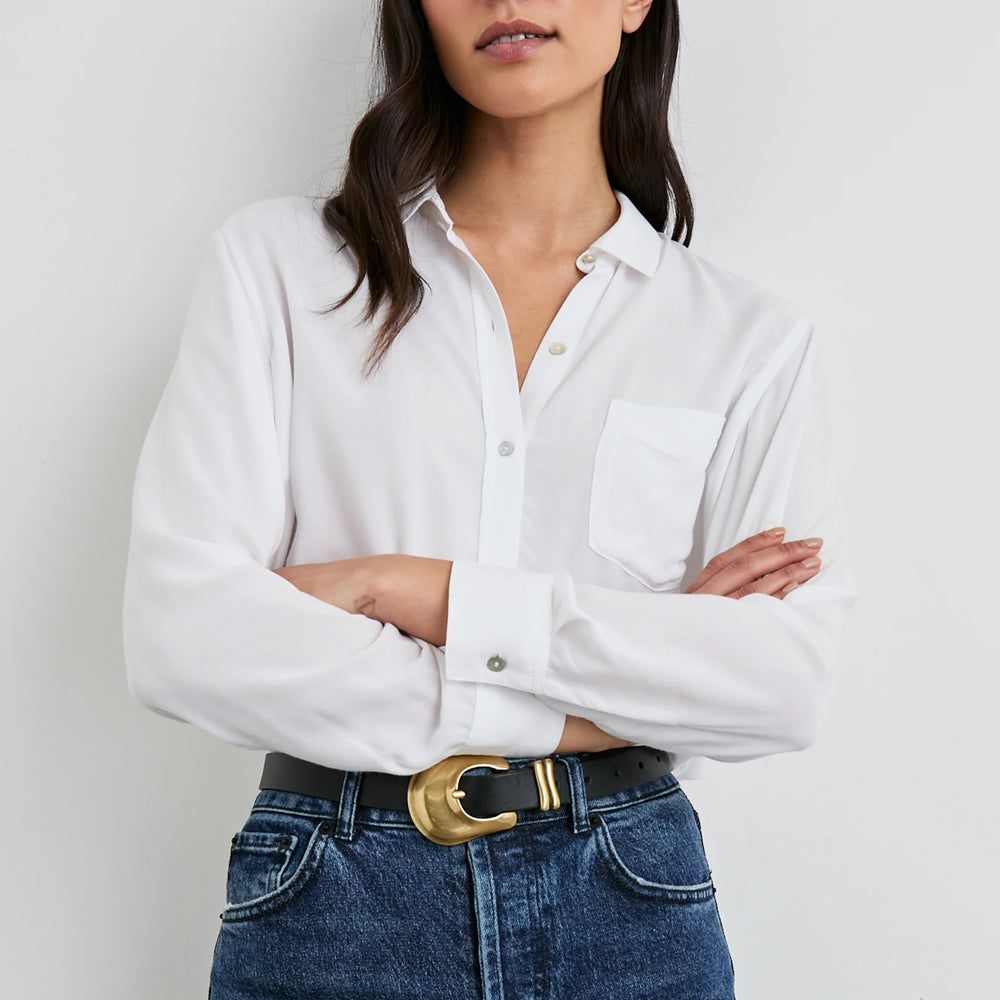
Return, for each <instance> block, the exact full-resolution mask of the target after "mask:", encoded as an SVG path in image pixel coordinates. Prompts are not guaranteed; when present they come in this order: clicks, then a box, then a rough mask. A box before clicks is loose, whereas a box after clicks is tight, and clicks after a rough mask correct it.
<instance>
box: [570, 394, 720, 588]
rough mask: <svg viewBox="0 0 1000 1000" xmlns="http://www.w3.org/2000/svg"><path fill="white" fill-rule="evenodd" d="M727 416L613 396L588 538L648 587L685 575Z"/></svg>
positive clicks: (596, 459) (593, 488)
mask: <svg viewBox="0 0 1000 1000" xmlns="http://www.w3.org/2000/svg"><path fill="white" fill-rule="evenodd" d="M724 423H725V417H723V416H722V415H721V414H718V413H712V412H710V411H708V410H695V409H689V408H687V407H680V406H647V405H644V404H641V403H633V402H630V401H629V400H625V399H612V400H611V403H610V405H609V407H608V414H607V418H606V420H605V424H604V429H603V430H602V432H601V436H600V438H599V439H598V442H597V450H596V452H595V455H594V473H593V479H592V482H591V491H590V513H589V521H588V534H587V544H588V545H589V547H590V548H591V549H592V550H593V551H594V552H596V553H597V554H598V555H600V556H603V557H604V558H605V559H609V560H610V561H611V562H613V563H615V564H616V565H617V566H619V567H620V568H621V569H623V570H624V571H625V572H626V573H628V574H629V575H630V576H633V577H635V579H637V580H638V581H639V582H640V583H642V584H643V585H645V586H646V587H648V588H649V589H650V590H669V589H671V588H673V587H675V586H676V584H677V583H678V582H679V581H680V579H681V577H682V576H683V575H684V568H685V560H686V559H687V557H688V555H689V554H690V552H691V546H692V543H693V531H694V522H695V518H696V516H697V513H698V507H699V505H700V503H701V497H702V492H703V491H704V488H705V469H706V467H707V465H708V462H709V460H710V459H711V457H712V454H713V452H714V451H715V446H716V444H717V443H718V440H719V435H720V434H721V433H722V426H723V424H724Z"/></svg>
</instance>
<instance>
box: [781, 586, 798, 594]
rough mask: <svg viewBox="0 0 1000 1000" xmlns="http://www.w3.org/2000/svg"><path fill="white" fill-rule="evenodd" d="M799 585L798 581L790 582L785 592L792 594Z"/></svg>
mask: <svg viewBox="0 0 1000 1000" xmlns="http://www.w3.org/2000/svg"><path fill="white" fill-rule="evenodd" d="M797 586H798V584H797V583H790V584H789V585H788V586H787V587H785V589H784V591H783V593H785V594H790V593H791V592H792V591H793V590H794V589H795V588H796V587H797Z"/></svg>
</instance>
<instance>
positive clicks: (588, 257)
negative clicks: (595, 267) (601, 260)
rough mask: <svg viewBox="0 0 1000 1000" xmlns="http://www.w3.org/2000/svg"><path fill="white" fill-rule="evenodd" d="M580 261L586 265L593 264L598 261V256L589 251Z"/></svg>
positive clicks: (582, 255) (581, 256)
mask: <svg viewBox="0 0 1000 1000" xmlns="http://www.w3.org/2000/svg"><path fill="white" fill-rule="evenodd" d="M580 260H582V261H583V262H584V264H593V263H594V261H595V260H597V256H596V255H595V254H592V253H591V252H590V251H589V250H588V251H587V252H586V253H585V254H581V255H580Z"/></svg>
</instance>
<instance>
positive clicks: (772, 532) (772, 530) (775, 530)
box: [764, 528, 785, 537]
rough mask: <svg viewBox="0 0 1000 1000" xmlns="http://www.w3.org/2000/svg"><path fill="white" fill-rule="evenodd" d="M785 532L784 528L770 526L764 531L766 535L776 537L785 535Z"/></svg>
mask: <svg viewBox="0 0 1000 1000" xmlns="http://www.w3.org/2000/svg"><path fill="white" fill-rule="evenodd" d="M784 533H785V529H784V528H768V530H767V531H765V532H764V534H765V535H774V536H775V537H777V536H778V535H783V534H784Z"/></svg>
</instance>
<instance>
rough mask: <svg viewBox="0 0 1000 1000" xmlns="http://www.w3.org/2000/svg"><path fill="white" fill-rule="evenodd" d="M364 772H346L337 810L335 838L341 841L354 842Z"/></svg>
mask: <svg viewBox="0 0 1000 1000" xmlns="http://www.w3.org/2000/svg"><path fill="white" fill-rule="evenodd" d="M362 774H363V772H362V771H345V772H344V787H343V788H342V789H341V790H340V805H339V807H338V809H337V830H336V832H335V833H334V836H335V837H337V838H338V839H339V840H354V834H355V829H354V811H355V809H356V808H357V804H358V791H359V789H360V788H361V776H362Z"/></svg>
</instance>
